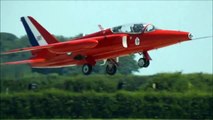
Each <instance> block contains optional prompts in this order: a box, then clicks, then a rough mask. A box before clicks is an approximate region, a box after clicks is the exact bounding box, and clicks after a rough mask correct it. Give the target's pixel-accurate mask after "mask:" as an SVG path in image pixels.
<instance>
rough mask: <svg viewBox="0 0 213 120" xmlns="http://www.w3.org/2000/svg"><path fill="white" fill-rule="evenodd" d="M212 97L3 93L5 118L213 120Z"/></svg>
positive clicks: (193, 95) (171, 94) (3, 116)
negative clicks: (181, 119)
mask: <svg viewBox="0 0 213 120" xmlns="http://www.w3.org/2000/svg"><path fill="white" fill-rule="evenodd" d="M212 101H213V96H212V95H211V94H192V93H190V94H189V93H187V94H181V93H159V92H158V93H139V92H126V91H120V92H116V93H97V92H83V93H70V92H66V91H60V90H55V89H52V90H49V91H43V92H27V93H15V94H12V95H6V94H1V106H0V108H1V118H167V119H168V118H169V119H171V118H184V119H189V118H190V119H213V103H212Z"/></svg>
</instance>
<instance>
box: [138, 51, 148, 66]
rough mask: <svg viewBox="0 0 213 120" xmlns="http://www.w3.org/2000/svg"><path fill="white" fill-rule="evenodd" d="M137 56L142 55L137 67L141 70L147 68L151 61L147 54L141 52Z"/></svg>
mask: <svg viewBox="0 0 213 120" xmlns="http://www.w3.org/2000/svg"><path fill="white" fill-rule="evenodd" d="M139 54H140V55H143V57H142V58H140V59H139V60H138V66H139V67H141V68H147V67H148V66H149V64H150V62H149V61H150V60H151V58H150V56H149V54H148V52H143V53H139Z"/></svg>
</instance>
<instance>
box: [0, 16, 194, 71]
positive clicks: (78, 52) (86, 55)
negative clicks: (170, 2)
mask: <svg viewBox="0 0 213 120" xmlns="http://www.w3.org/2000/svg"><path fill="white" fill-rule="evenodd" d="M21 21H22V23H23V25H24V28H25V30H26V32H27V35H28V38H29V41H30V43H31V45H32V47H27V48H20V49H15V50H10V51H7V52H3V53H2V54H11V53H18V52H26V51H30V52H31V53H32V57H31V58H30V59H28V60H22V61H15V62H6V63H3V64H26V63H27V64H30V65H31V66H32V67H33V68H60V67H67V66H74V65H83V66H82V72H83V73H84V74H85V75H89V74H90V73H91V72H92V66H94V65H95V64H96V62H97V61H100V60H103V61H104V64H105V63H106V73H108V74H109V75H114V74H115V73H116V71H117V67H118V57H121V56H126V55H129V54H133V53H139V54H140V55H142V56H143V57H142V58H140V59H139V60H138V65H139V67H148V66H149V63H150V60H151V58H150V56H149V54H148V51H150V50H153V49H157V48H162V47H165V46H169V45H172V44H176V43H179V42H184V41H188V40H191V39H192V35H191V34H190V33H189V32H183V31H174V30H162V29H157V28H155V26H154V25H152V24H143V23H137V24H129V25H121V26H117V27H113V28H109V29H105V30H104V29H103V28H102V27H101V26H99V28H100V29H101V30H100V31H99V32H96V33H92V34H89V35H85V36H83V37H81V38H76V39H73V40H70V41H65V42H59V41H58V40H57V39H56V38H55V37H54V36H53V35H51V34H50V33H49V32H48V31H47V30H46V29H45V28H43V27H42V26H41V25H40V24H39V23H38V22H37V21H36V20H35V19H33V18H32V17H30V16H28V17H21Z"/></svg>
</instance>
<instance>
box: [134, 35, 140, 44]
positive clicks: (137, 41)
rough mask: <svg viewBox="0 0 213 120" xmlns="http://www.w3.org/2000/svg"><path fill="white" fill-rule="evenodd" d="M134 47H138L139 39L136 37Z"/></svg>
mask: <svg viewBox="0 0 213 120" xmlns="http://www.w3.org/2000/svg"><path fill="white" fill-rule="evenodd" d="M135 45H140V39H139V38H138V37H136V38H135Z"/></svg>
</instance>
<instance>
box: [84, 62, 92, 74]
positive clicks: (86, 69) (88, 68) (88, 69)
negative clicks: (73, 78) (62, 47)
mask: <svg viewBox="0 0 213 120" xmlns="http://www.w3.org/2000/svg"><path fill="white" fill-rule="evenodd" d="M82 72H83V73H84V75H89V74H91V72H92V65H90V64H84V65H83V67H82Z"/></svg>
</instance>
